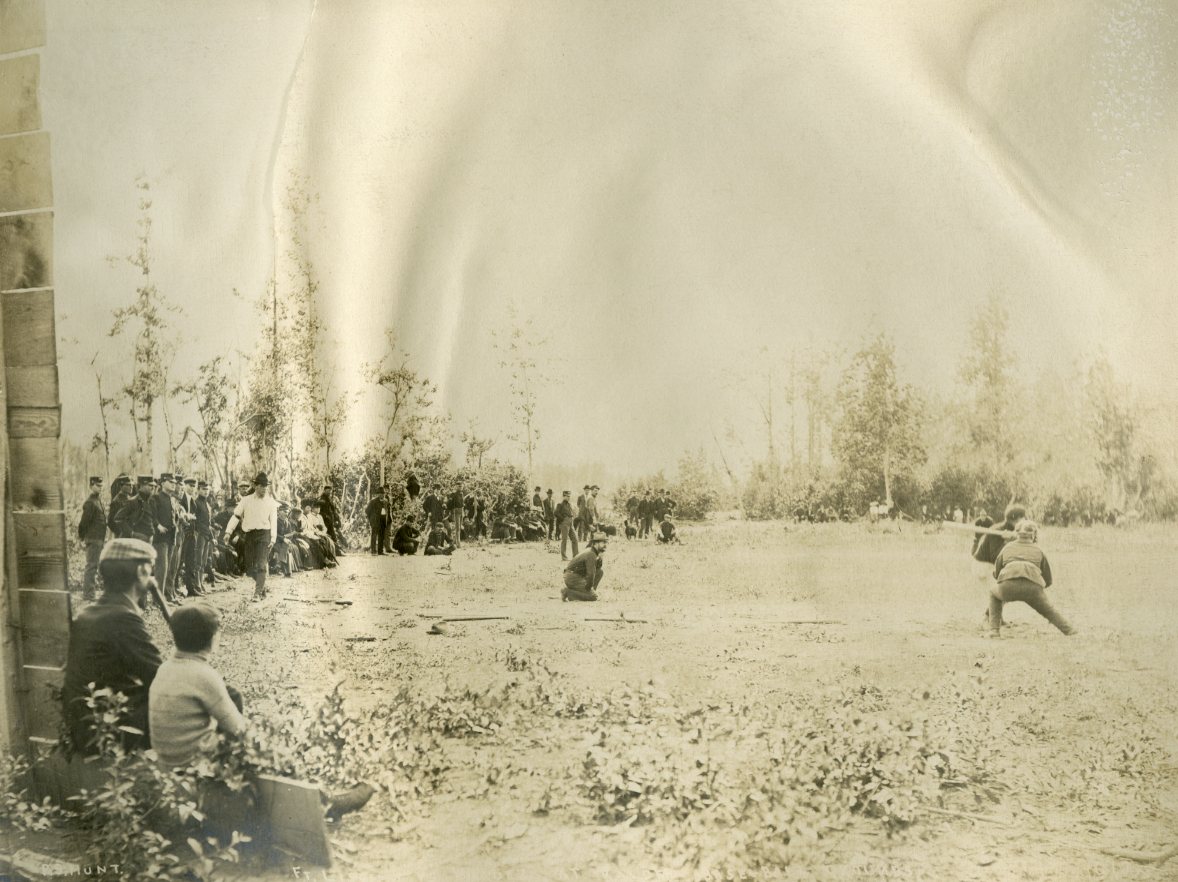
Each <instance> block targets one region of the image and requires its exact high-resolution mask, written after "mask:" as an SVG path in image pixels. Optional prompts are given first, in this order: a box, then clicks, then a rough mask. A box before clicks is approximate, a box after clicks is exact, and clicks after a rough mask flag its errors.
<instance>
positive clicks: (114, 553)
mask: <svg viewBox="0 0 1178 882" xmlns="http://www.w3.org/2000/svg"><path fill="white" fill-rule="evenodd" d="M104 560H142V561H147V562H148V563H155V549H154V548H152V547H151V546H150V545H148V544H147V543H146V542H144V541H143V540H142V539H112V540H110V542H107V543H106V545H104V546H103V547H102V553H101V554H99V555H98V562H99V563H102V562H103V561H104Z"/></svg>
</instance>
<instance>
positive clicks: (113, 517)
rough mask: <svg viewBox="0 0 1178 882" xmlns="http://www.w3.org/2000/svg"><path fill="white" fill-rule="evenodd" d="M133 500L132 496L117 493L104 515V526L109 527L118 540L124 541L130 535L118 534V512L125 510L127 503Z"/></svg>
mask: <svg viewBox="0 0 1178 882" xmlns="http://www.w3.org/2000/svg"><path fill="white" fill-rule="evenodd" d="M134 498H135V496H134V495H130V496H128V495H126V494H124V493H119V494H118V495H117V496H116V497H115V498H114V499H112V500H111V501H110V509H109V510H108V511H107V513H106V525H107V526H108V527H110V531H111V532H112V533H113V534H114V535H116V536H118V537H119V538H120V539H126V538H127V537H128V536H130V535H131V534H130V533H121V532H119V526H118V522H119V512H121V511H122V510H123V509H124V508H126V506H127V503H128V502H130V501H131V500H132V499H134Z"/></svg>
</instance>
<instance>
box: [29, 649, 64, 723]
mask: <svg viewBox="0 0 1178 882" xmlns="http://www.w3.org/2000/svg"><path fill="white" fill-rule="evenodd" d="M22 673H23V674H24V685H25V694H24V702H23V704H24V711H25V730H26V731H27V732H28V734H29V735H30V736H36V737H38V738H56V737H57V732H58V728H59V724H60V722H61V703H60V701H59V700H57V699H56V698H54V690H56V689H60V688H61V685H62V683H63V682H64V681H65V669H64V668H60V667H49V666H43V667H42V666H37V665H25V666H24V668H23V671H22Z"/></svg>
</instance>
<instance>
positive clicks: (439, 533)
mask: <svg viewBox="0 0 1178 882" xmlns="http://www.w3.org/2000/svg"><path fill="white" fill-rule="evenodd" d="M425 553H426V554H453V553H454V543H452V542H451V541H450V534H449V533H448V532H447V531H446V528H445V527H444V526H443V525H442V523H441V522H440V521H439V522H438V523H436V524H434V525H433V527H431V528H430V531H429V536H428V537H427V538H426V540H425Z"/></svg>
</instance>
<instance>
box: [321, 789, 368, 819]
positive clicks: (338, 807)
mask: <svg viewBox="0 0 1178 882" xmlns="http://www.w3.org/2000/svg"><path fill="white" fill-rule="evenodd" d="M375 793H376V788H374V787H373V786H372V785H371V784H357V785H356V786H355V787H352V788H351V789H349V790H345V791H343V792H342V793H337V794H335V795H334V796H332V797H330V798H329V799H328V803H327V810H326V812H325V814H326V815H327V817H328V818H330V819H331V820H333V821H335V820H338V819H339V818H341V817H343V816H344V815H346V814H349V813H351V812H355V811H359V810H360V809H362V808H364V806H365V805H367V804H368V800H370V799H372V797H373V794H375Z"/></svg>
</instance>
